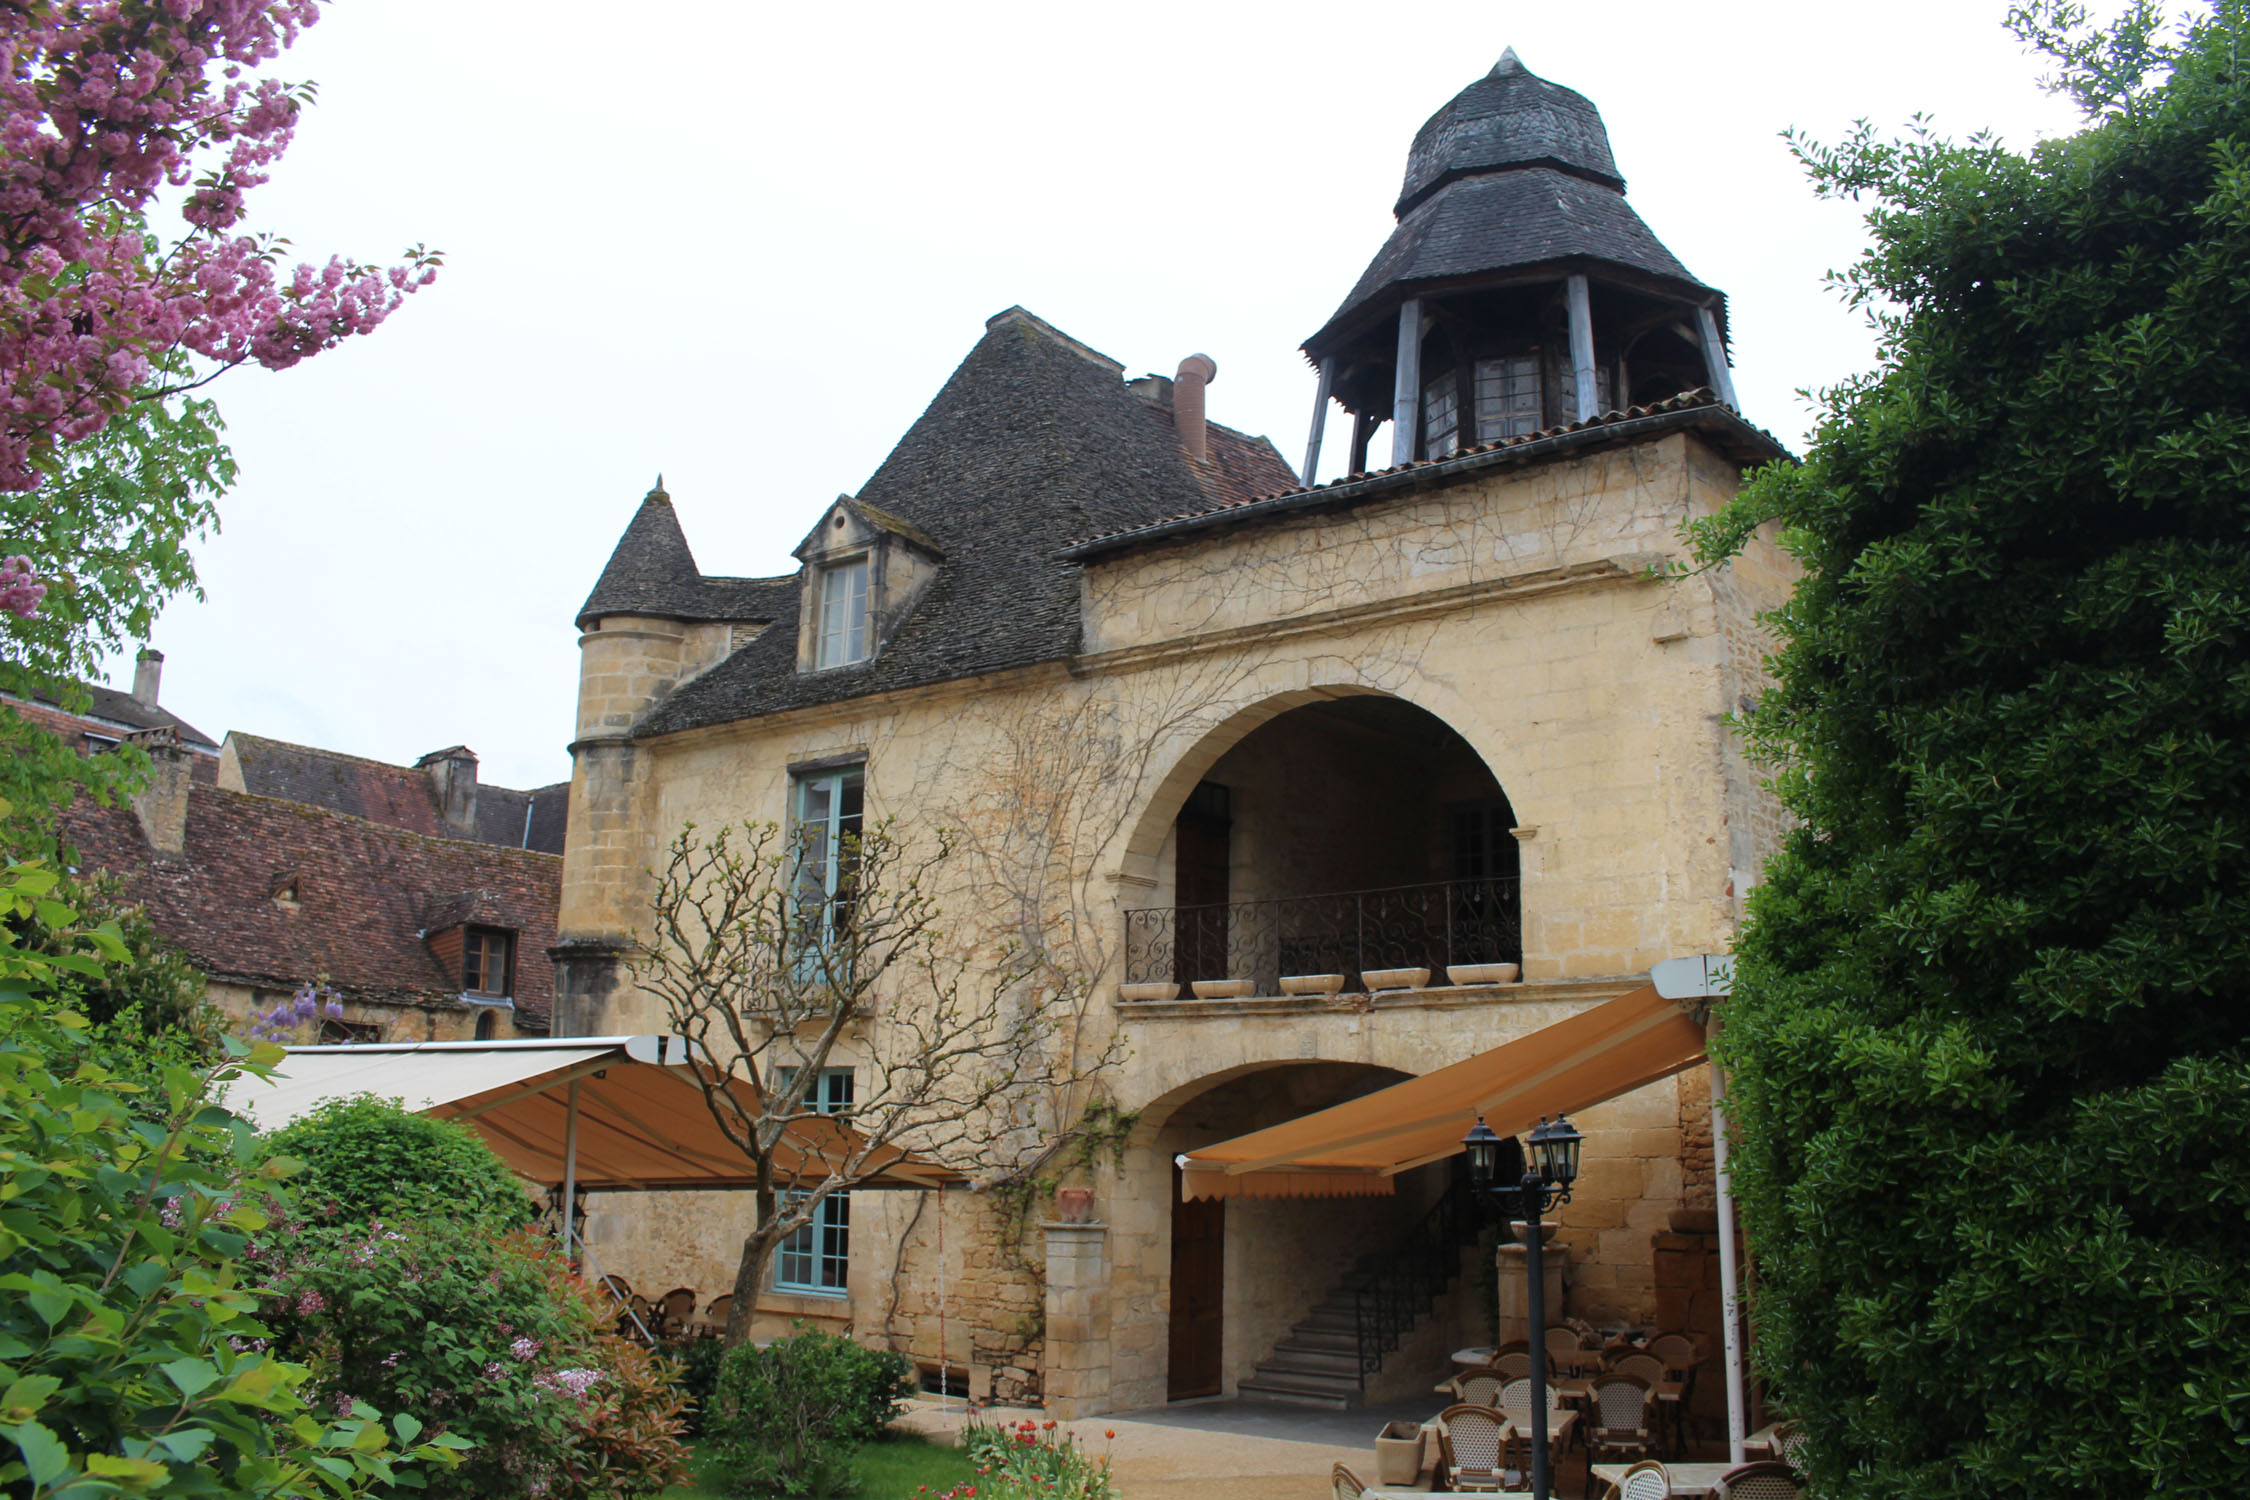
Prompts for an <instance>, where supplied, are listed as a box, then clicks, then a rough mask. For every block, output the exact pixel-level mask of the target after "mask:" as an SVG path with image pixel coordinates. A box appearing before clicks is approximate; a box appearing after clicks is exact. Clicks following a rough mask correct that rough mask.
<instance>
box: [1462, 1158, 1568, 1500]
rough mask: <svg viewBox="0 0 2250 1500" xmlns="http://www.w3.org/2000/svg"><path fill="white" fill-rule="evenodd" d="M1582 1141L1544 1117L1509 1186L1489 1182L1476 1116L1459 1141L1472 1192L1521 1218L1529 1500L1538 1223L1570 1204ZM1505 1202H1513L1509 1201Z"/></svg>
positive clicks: (1490, 1162) (1540, 1463)
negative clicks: (1527, 1159) (1525, 1162)
mask: <svg viewBox="0 0 2250 1500" xmlns="http://www.w3.org/2000/svg"><path fill="white" fill-rule="evenodd" d="M1585 1139H1586V1138H1585V1137H1584V1136H1582V1135H1580V1134H1579V1133H1578V1132H1577V1131H1576V1130H1574V1129H1573V1128H1571V1123H1570V1121H1568V1120H1566V1119H1563V1118H1561V1117H1560V1116H1558V1117H1556V1118H1555V1120H1553V1121H1552V1122H1549V1120H1548V1119H1547V1117H1546V1116H1545V1115H1541V1116H1540V1117H1539V1124H1538V1127H1537V1128H1536V1129H1534V1130H1533V1131H1532V1132H1531V1161H1530V1163H1529V1165H1528V1166H1527V1167H1526V1169H1525V1171H1524V1174H1523V1181H1522V1182H1520V1183H1515V1184H1506V1183H1500V1182H1495V1181H1494V1180H1493V1179H1494V1178H1495V1177H1497V1176H1498V1175H1499V1171H1500V1147H1501V1137H1500V1136H1498V1135H1495V1134H1494V1133H1493V1130H1492V1127H1491V1126H1489V1125H1487V1124H1485V1123H1484V1116H1482V1115H1479V1116H1477V1123H1476V1126H1475V1128H1474V1129H1472V1130H1471V1131H1470V1132H1469V1133H1468V1134H1467V1135H1465V1136H1463V1137H1462V1138H1461V1145H1462V1147H1463V1148H1464V1149H1465V1150H1466V1151H1467V1152H1468V1155H1469V1185H1470V1186H1471V1187H1472V1188H1474V1189H1475V1190H1476V1191H1477V1193H1478V1194H1479V1195H1480V1196H1482V1197H1483V1198H1485V1199H1486V1200H1487V1201H1488V1202H1490V1203H1492V1204H1493V1206H1494V1207H1496V1208H1500V1209H1503V1210H1508V1211H1513V1212H1520V1213H1521V1214H1522V1215H1523V1218H1524V1234H1523V1252H1524V1255H1523V1268H1524V1276H1525V1279H1526V1281H1527V1282H1528V1285H1527V1286H1526V1287H1525V1293H1526V1299H1525V1308H1524V1312H1525V1319H1524V1321H1525V1322H1526V1323H1528V1324H1529V1325H1530V1337H1529V1338H1528V1339H1527V1340H1526V1341H1525V1342H1527V1343H1528V1344H1529V1345H1530V1346H1531V1349H1530V1352H1531V1494H1532V1500H1547V1480H1548V1475H1547V1273H1546V1265H1545V1262H1544V1259H1543V1257H1542V1255H1541V1248H1542V1247H1541V1242H1542V1240H1543V1239H1544V1238H1545V1236H1543V1235H1542V1234H1541V1233H1540V1220H1541V1219H1542V1218H1543V1217H1545V1215H1546V1212H1547V1210H1548V1209H1550V1208H1552V1207H1555V1206H1556V1205H1558V1204H1563V1203H1568V1202H1569V1201H1570V1189H1571V1185H1572V1184H1573V1183H1575V1182H1577V1181H1578V1148H1579V1147H1580V1145H1582V1144H1583V1143H1584V1141H1585ZM1510 1200H1514V1201H1513V1203H1512V1204H1511V1203H1510Z"/></svg>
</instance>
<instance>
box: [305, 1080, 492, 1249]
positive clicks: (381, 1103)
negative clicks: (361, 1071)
mask: <svg viewBox="0 0 2250 1500" xmlns="http://www.w3.org/2000/svg"><path fill="white" fill-rule="evenodd" d="M266 1150H267V1152H268V1154H269V1155H271V1156H274V1157H283V1156H286V1157H294V1158H296V1159H298V1160H300V1161H302V1162H303V1163H304V1167H305V1170H304V1174H303V1179H302V1181H301V1183H300V1184H299V1191H298V1197H299V1201H300V1202H302V1203H303V1205H304V1208H305V1212H306V1216H307V1217H308V1218H310V1219H311V1220H313V1221H314V1222H315V1223H326V1224H332V1225H348V1224H364V1223H366V1222H367V1221H369V1220H371V1219H376V1218H381V1219H384V1220H389V1221H396V1220H411V1219H426V1218H451V1219H468V1220H474V1221H475V1222H477V1223H480V1224H484V1225H486V1226H488V1227H490V1228H493V1229H513V1228H516V1227H517V1226H519V1225H523V1224H528V1223H530V1222H531V1220H532V1217H533V1210H532V1203H531V1199H530V1197H529V1195H528V1194H526V1193H525V1192H524V1189H523V1185H522V1184H521V1183H520V1182H518V1181H517V1180H516V1176H515V1174H514V1173H513V1172H510V1171H509V1170H508V1169H507V1167H506V1166H504V1165H502V1163H501V1161H500V1158H498V1157H496V1156H494V1155H493V1154H492V1150H491V1148H490V1147H488V1146H486V1145H485V1143H484V1142H483V1141H481V1140H479V1139H478V1138H477V1135H476V1133H475V1132H474V1131H472V1130H470V1129H469V1128H468V1127H467V1126H465V1125H456V1124H454V1123H452V1122H451V1121H449V1120H433V1119H430V1118H429V1117H428V1116H427V1115H417V1114H410V1113H408V1112H407V1111H406V1110H403V1109H401V1108H399V1106H398V1105H397V1104H395V1103H392V1102H390V1101H387V1100H383V1099H375V1098H370V1097H368V1096H366V1095H361V1096H359V1097H358V1098H354V1099H336V1100H331V1101H330V1102H328V1103H326V1104H323V1105H322V1106H321V1107H320V1108H318V1109H316V1110H313V1111H312V1112H311V1113H310V1114H306V1115H303V1116H300V1117H299V1118H297V1119H295V1120H292V1121H290V1122H289V1123H288V1124H287V1125H285V1126H283V1127H282V1128H281V1129H279V1130H276V1131H274V1132H273V1133H272V1134H270V1135H268V1136H267V1137H266Z"/></svg>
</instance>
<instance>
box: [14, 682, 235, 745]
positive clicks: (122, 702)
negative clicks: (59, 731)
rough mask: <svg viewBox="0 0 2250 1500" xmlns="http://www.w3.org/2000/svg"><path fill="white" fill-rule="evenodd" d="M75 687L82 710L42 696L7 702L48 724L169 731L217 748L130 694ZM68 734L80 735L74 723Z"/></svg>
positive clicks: (196, 731) (200, 734) (169, 714)
mask: <svg viewBox="0 0 2250 1500" xmlns="http://www.w3.org/2000/svg"><path fill="white" fill-rule="evenodd" d="M76 686H77V687H78V689H79V691H81V692H83V693H85V694H86V706H85V707H84V708H82V709H81V708H69V707H65V706H64V705H63V704H61V703H59V702H57V701H56V700H55V699H53V698H49V697H46V696H44V695H41V696H38V697H35V698H31V699H29V700H24V699H17V698H14V697H13V696H12V695H10V701H11V702H24V703H26V705H27V706H29V707H36V708H43V709H45V710H46V711H47V712H46V714H43V715H39V716H38V718H39V720H40V722H42V723H48V720H49V718H50V717H56V718H68V719H71V720H73V721H90V723H91V724H92V725H93V726H95V727H97V728H106V729H118V730H135V729H169V730H172V731H173V732H174V733H176V734H177V735H179V737H180V741H181V743H183V744H186V745H189V746H191V747H193V748H196V749H199V750H202V751H205V752H207V753H208V752H211V751H216V750H217V749H218V748H219V746H218V742H217V741H216V740H214V739H212V738H211V737H210V736H209V735H207V734H205V733H204V732H203V731H202V730H200V729H198V728H196V727H195V726H194V725H192V724H190V723H188V721H187V720H185V719H183V718H181V717H180V716H179V715H178V714H176V713H173V712H172V711H171V710H170V709H168V708H159V707H157V706H155V705H154V704H148V703H143V702H141V700H140V699H138V698H136V697H134V696H133V695H132V694H131V693H121V692H119V691H118V690H117V689H115V688H107V687H103V686H101V685H100V684H99V683H92V682H81V683H78V684H77V685H76ZM48 727H49V728H54V727H55V726H54V725H53V724H52V723H48ZM69 732H72V733H77V732H79V730H78V728H77V727H76V724H75V723H74V725H73V728H72V729H71V731H69Z"/></svg>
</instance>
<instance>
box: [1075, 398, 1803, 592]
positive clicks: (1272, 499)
mask: <svg viewBox="0 0 2250 1500" xmlns="http://www.w3.org/2000/svg"><path fill="white" fill-rule="evenodd" d="M1688 431H1692V432H1697V433H1700V434H1702V436H1703V438H1704V439H1705V441H1707V442H1709V443H1710V444H1711V445H1712V446H1713V447H1714V448H1716V449H1717V450H1718V451H1719V452H1720V453H1722V454H1724V455H1725V456H1726V457H1727V458H1729V459H1732V460H1733V461H1735V462H1736V463H1740V464H1757V463H1765V462H1769V461H1772V460H1776V459H1780V460H1787V459H1789V458H1790V457H1791V454H1790V452H1789V450H1788V449H1787V448H1784V447H1783V446H1782V445H1781V443H1780V442H1779V441H1778V440H1777V439H1776V438H1775V437H1774V435H1773V434H1772V433H1770V432H1767V431H1766V430H1765V429H1764V428H1762V427H1753V426H1751V425H1750V424H1749V423H1748V422H1745V421H1744V420H1743V419H1742V417H1741V415H1740V414H1739V413H1737V412H1736V411H1735V410H1734V408H1732V407H1730V406H1728V405H1727V404H1726V403H1725V402H1723V401H1721V400H1720V399H1719V398H1718V395H1717V393H1715V392H1713V391H1711V390H1708V389H1700V388H1699V389H1697V390H1692V391H1683V392H1681V393H1680V394H1679V395H1677V396H1675V397H1673V398H1672V399H1671V400H1669V401H1659V402H1656V403H1654V404H1652V405H1649V406H1636V407H1633V408H1632V409H1631V410H1629V411H1613V412H1606V413H1604V414H1603V415H1601V416H1598V417H1592V418H1589V419H1587V420H1586V421H1583V422H1570V423H1566V424H1564V425H1562V426H1559V427H1549V428H1545V429H1543V430H1541V431H1539V432H1534V433H1529V434H1527V435H1525V436H1523V437H1512V438H1503V439H1501V440H1500V441H1498V442H1492V443H1480V444H1478V445H1477V446H1475V447H1472V448H1463V449H1460V450H1458V451H1457V452H1454V453H1451V454H1448V455H1447V456H1445V457H1444V458H1425V459H1417V460H1416V461H1415V462H1413V463H1407V464H1399V465H1397V466H1395V467H1393V468H1388V469H1378V470H1376V471H1375V472H1374V473H1372V474H1349V475H1346V476H1344V477H1343V478H1341V479H1334V480H1330V481H1329V482H1328V483H1327V484H1322V485H1313V486H1309V487H1308V486H1304V485H1292V486H1290V487H1289V488H1287V489H1285V490H1281V491H1277V492H1275V493H1273V494H1270V495H1264V496H1260V497H1257V498H1254V499H1249V500H1243V501H1237V502H1235V503H1232V504H1227V505H1214V506H1206V507H1204V508H1202V509H1199V510H1194V511H1185V512H1182V513H1181V514H1179V515H1175V516H1166V517H1163V518H1161V519H1159V520H1156V521H1152V522H1149V523H1147V524H1144V525H1141V526H1134V527H1128V528H1125V529H1123V530H1119V531H1113V532H1108V533H1105V534H1103V535H1099V536H1093V537H1088V538H1086V539H1084V540H1082V541H1078V542H1074V543H1072V544H1071V545H1070V546H1068V547H1066V548H1064V549H1063V556H1064V557H1066V558H1070V559H1072V560H1074V561H1078V562H1089V561H1092V560H1094V559H1096V558H1100V557H1105V556H1109V555H1111V554H1114V553H1119V552H1126V551H1130V550H1132V549H1133V548H1136V547H1142V546H1147V545H1150V544H1152V543H1156V542H1163V541H1169V540H1172V539H1175V538H1178V537H1185V536H1193V535H1196V534H1199V533H1202V532H1207V531H1215V530H1219V529H1221V528H1224V527H1229V526H1240V525H1244V524H1247V523H1250V522H1253V521H1258V520H1262V519H1265V518H1266V517H1269V516H1275V515H1281V514H1286V513H1292V512H1297V511H1305V510H1317V509H1325V508H1331V507H1333V508H1342V507H1345V506H1348V505H1353V504H1358V503H1360V502H1362V501H1369V500H1381V499H1388V498H1391V497H1393V496H1396V495H1398V494H1401V493H1405V492H1410V491H1413V490H1419V489H1426V488H1428V487H1429V486H1431V485H1433V484H1441V483H1449V482H1452V481H1453V480H1456V479H1466V478H1471V477H1474V476H1476V475H1480V474H1483V473H1486V472H1488V471H1490V470H1493V469H1499V468H1506V467H1510V466H1513V465H1516V464H1522V463H1531V462H1537V461H1540V460H1544V459H1549V458H1558V457H1563V456H1566V455H1569V454H1575V453H1579V452H1583V451H1584V450H1586V449H1588V448H1592V447H1599V446H1604V445H1608V444H1613V443H1620V442H1631V441H1637V440H1645V439H1648V438H1652V437H1660V436H1662V435H1664V434H1666V433H1671V432H1688Z"/></svg>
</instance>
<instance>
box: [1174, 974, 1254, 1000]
mask: <svg viewBox="0 0 2250 1500" xmlns="http://www.w3.org/2000/svg"><path fill="white" fill-rule="evenodd" d="M1189 988H1191V989H1193V990H1194V991H1195V998H1196V999H1198V1000H1240V999H1241V998H1242V997H1243V996H1245V995H1249V994H1254V993H1256V991H1257V988H1258V981H1257V980H1255V979H1198V980H1196V981H1195V982H1194V984H1192V985H1190V986H1189Z"/></svg>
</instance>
